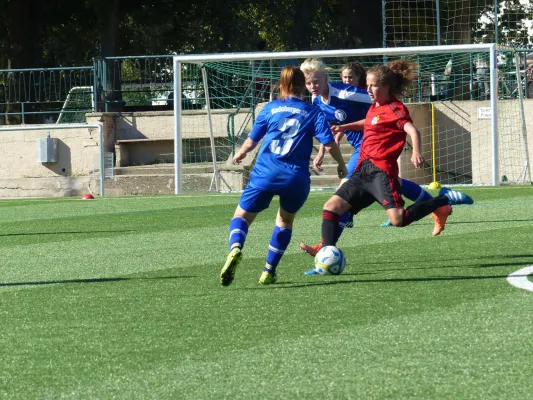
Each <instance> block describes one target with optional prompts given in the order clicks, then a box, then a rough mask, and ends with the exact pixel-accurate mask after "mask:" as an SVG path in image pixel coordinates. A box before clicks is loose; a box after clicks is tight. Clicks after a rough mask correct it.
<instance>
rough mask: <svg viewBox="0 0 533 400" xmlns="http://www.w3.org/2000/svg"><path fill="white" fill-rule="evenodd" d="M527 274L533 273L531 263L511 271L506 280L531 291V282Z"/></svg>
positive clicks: (532, 285)
mask: <svg viewBox="0 0 533 400" xmlns="http://www.w3.org/2000/svg"><path fill="white" fill-rule="evenodd" d="M529 274H533V265H530V266H529V267H525V268H522V269H519V270H518V271H515V272H513V273H512V274H511V275H509V276H508V277H507V282H509V283H510V284H511V285H513V286H514V287H517V288H520V289H525V290H529V291H530V292H533V282H531V281H530V280H529V279H527V276H528V275H529Z"/></svg>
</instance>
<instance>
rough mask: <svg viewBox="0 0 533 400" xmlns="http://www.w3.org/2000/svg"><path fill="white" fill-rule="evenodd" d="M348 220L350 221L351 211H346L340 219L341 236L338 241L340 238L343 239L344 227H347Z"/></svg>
mask: <svg viewBox="0 0 533 400" xmlns="http://www.w3.org/2000/svg"><path fill="white" fill-rule="evenodd" d="M348 219H350V211H346V212H345V213H344V214H342V215H341V216H340V217H339V235H338V236H337V240H339V238H340V237H341V235H342V232H343V231H344V227H345V226H346V222H348Z"/></svg>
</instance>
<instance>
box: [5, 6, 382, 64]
mask: <svg viewBox="0 0 533 400" xmlns="http://www.w3.org/2000/svg"><path fill="white" fill-rule="evenodd" d="M0 7H1V9H2V10H3V11H4V12H3V13H2V14H0V68H6V67H11V68H31V67H36V66H39V67H46V66H48V67H55V66H63V65H88V64H90V63H91V62H92V59H93V58H94V57H101V56H124V55H144V54H179V53H206V52H237V51H256V50H258V49H263V48H264V49H267V50H272V51H282V50H285V51H288V50H309V49H319V48H328V49H333V48H354V47H373V46H376V45H379V43H381V38H380V30H381V11H380V10H381V8H380V7H381V5H380V2H377V1H374V2H369V1H368V0H365V1H362V0H291V1H289V0H225V1H220V0H204V1H202V2H198V1H192V2H184V1H172V0H151V1H150V2H146V1H141V0H129V1H127V2H126V1H121V0H85V1H72V0H51V1H48V2H42V1H41V0H0Z"/></svg>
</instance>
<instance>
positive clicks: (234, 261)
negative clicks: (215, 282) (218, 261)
mask: <svg viewBox="0 0 533 400" xmlns="http://www.w3.org/2000/svg"><path fill="white" fill-rule="evenodd" d="M241 259H242V252H241V249H240V248H238V247H235V248H233V249H231V251H230V252H229V254H228V258H226V263H225V264H224V266H223V267H222V271H220V283H221V284H222V286H229V285H231V282H233V278H234V277H235V270H236V269H237V266H238V265H239V263H240V262H241Z"/></svg>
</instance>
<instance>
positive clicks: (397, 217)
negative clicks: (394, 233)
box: [387, 209, 404, 227]
mask: <svg viewBox="0 0 533 400" xmlns="http://www.w3.org/2000/svg"><path fill="white" fill-rule="evenodd" d="M387 217H389V220H390V222H391V224H392V226H396V227H402V226H404V225H403V210H396V209H394V210H388V211H387Z"/></svg>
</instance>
